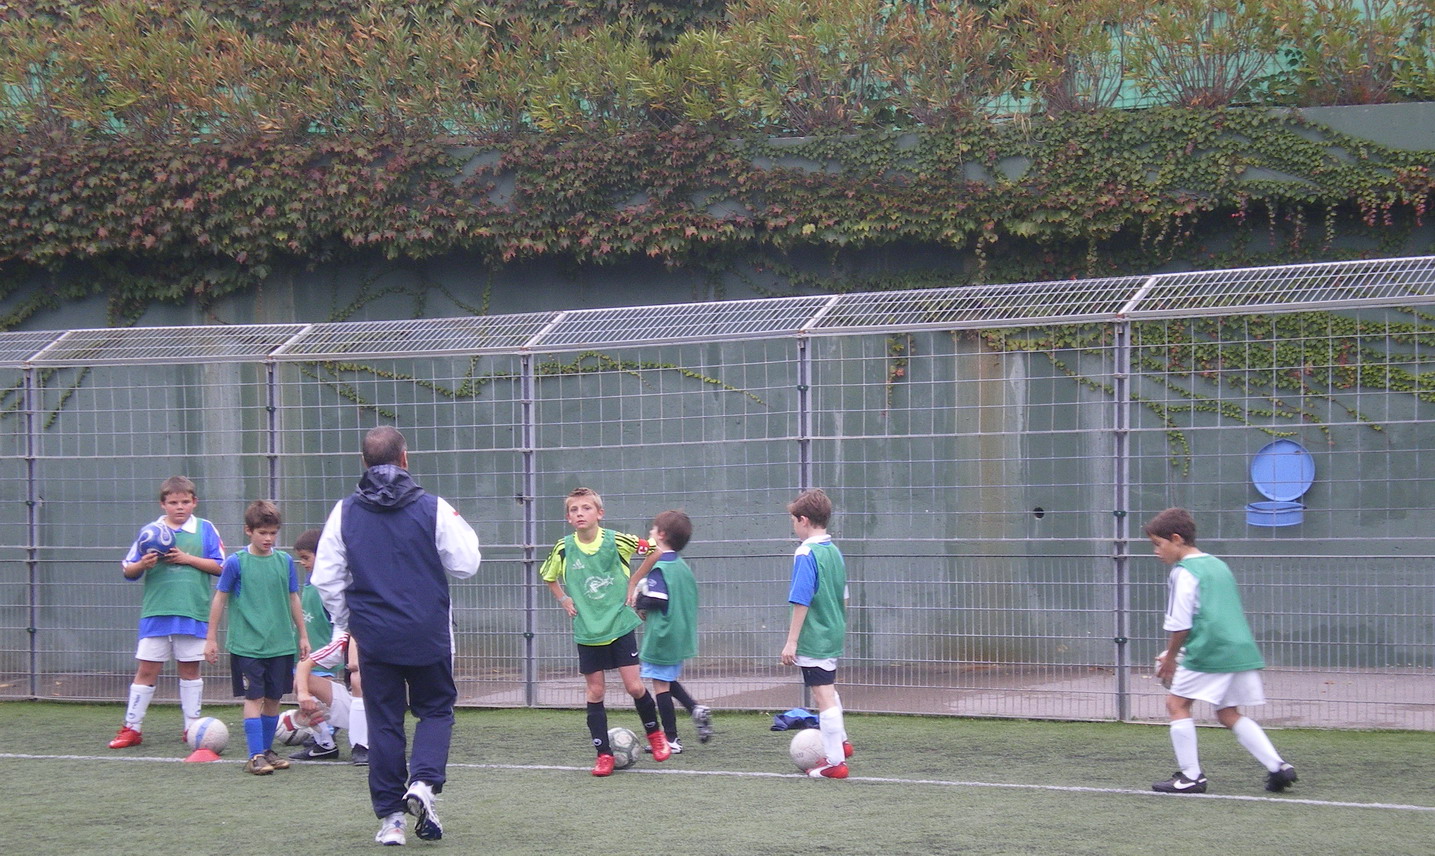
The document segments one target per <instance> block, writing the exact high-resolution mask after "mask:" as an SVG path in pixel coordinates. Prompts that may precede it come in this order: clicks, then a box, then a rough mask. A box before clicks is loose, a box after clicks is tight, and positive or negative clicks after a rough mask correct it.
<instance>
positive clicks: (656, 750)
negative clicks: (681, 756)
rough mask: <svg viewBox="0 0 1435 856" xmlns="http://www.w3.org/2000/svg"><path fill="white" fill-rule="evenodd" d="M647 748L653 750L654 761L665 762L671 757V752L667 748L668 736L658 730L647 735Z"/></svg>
mask: <svg viewBox="0 0 1435 856" xmlns="http://www.w3.org/2000/svg"><path fill="white" fill-rule="evenodd" d="M648 748H650V749H652V750H653V760H654V761H666V760H668V759H669V758H671V757H673V752H672V750H671V749H669V748H668V736H667V735H666V734H664V733H663V730H662V729H661V728H660V729H658V730H657V731H654V732H653V733H652V734H649V735H648Z"/></svg>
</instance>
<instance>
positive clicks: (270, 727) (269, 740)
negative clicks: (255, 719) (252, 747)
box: [259, 713, 279, 752]
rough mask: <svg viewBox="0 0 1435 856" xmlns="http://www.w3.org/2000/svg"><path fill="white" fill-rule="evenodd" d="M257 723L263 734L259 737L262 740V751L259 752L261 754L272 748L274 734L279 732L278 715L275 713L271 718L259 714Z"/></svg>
mask: <svg viewBox="0 0 1435 856" xmlns="http://www.w3.org/2000/svg"><path fill="white" fill-rule="evenodd" d="M259 721H260V723H262V724H263V726H264V733H263V734H262V735H261V736H262V737H263V738H264V749H260V750H259V751H260V752H263V751H264V750H265V749H269V748H272V747H273V746H274V732H275V731H278V730H279V714H277V713H276V714H274V715H273V716H265V715H263V714H260V716H259Z"/></svg>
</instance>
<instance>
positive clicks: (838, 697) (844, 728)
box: [832, 692, 847, 757]
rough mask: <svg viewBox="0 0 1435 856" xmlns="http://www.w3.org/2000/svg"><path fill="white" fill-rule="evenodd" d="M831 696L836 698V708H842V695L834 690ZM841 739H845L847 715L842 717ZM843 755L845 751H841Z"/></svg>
mask: <svg viewBox="0 0 1435 856" xmlns="http://www.w3.org/2000/svg"><path fill="white" fill-rule="evenodd" d="M832 697H833V698H834V699H836V700H837V709H838V710H839V711H840V710H842V709H843V708H842V696H841V695H839V694H837V693H835V692H834V693H833V694H832ZM842 739H843V740H844V741H845V740H846V739H847V717H845V716H844V717H843V718H842ZM843 757H846V753H843Z"/></svg>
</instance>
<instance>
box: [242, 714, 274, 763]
mask: <svg viewBox="0 0 1435 856" xmlns="http://www.w3.org/2000/svg"><path fill="white" fill-rule="evenodd" d="M244 743H245V745H247V746H248V747H249V756H250V757H251V758H252V757H254V756H255V755H258V754H259V753H261V752H263V751H264V750H265V749H267V748H269V746H268V744H267V743H265V742H264V723H262V722H260V721H259V717H257V716H256V717H253V718H248V717H246V718H245V720H244Z"/></svg>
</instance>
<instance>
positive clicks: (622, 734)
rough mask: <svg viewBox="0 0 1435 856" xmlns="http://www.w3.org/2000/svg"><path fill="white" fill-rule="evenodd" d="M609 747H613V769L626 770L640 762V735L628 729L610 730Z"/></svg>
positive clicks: (617, 728)
mask: <svg viewBox="0 0 1435 856" xmlns="http://www.w3.org/2000/svg"><path fill="white" fill-rule="evenodd" d="M608 745H609V746H611V747H613V769H615V770H625V769H627V768H628V767H631V766H633V764H634V762H636V761H637V760H638V752H639V751H641V750H640V748H639V747H640V745H641V744H639V743H638V735H636V734H634V733H633V732H631V731H629V730H628V729H626V728H622V727H616V728H610V729H608Z"/></svg>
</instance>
